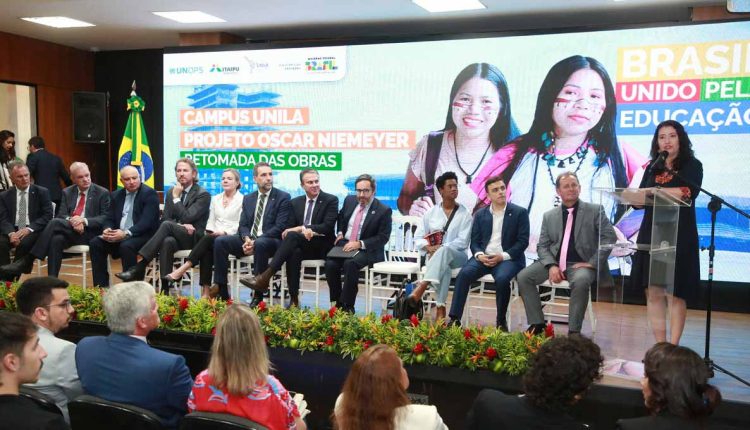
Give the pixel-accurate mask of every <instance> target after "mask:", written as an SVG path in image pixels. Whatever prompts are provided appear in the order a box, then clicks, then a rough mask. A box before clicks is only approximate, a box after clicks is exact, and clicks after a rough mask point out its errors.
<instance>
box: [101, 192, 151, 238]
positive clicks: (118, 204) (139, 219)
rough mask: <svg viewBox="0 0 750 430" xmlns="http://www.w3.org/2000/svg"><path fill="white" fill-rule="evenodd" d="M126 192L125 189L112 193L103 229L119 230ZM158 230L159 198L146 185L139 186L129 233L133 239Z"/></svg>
mask: <svg viewBox="0 0 750 430" xmlns="http://www.w3.org/2000/svg"><path fill="white" fill-rule="evenodd" d="M127 194H128V192H127V191H126V190H125V188H120V189H119V190H117V191H115V192H113V193H112V204H111V205H110V206H109V214H108V215H107V219H106V221H105V223H104V228H113V229H119V228H120V222H121V221H122V210H123V208H124V207H125V198H126V197H127ZM158 228H159V196H157V195H156V191H154V189H153V188H151V187H149V186H148V185H146V184H141V186H140V188H138V192H137V193H136V195H135V199H134V200H133V226H132V227H130V233H131V234H132V235H133V237H138V236H151V235H153V234H154V233H155V232H156V229H158Z"/></svg>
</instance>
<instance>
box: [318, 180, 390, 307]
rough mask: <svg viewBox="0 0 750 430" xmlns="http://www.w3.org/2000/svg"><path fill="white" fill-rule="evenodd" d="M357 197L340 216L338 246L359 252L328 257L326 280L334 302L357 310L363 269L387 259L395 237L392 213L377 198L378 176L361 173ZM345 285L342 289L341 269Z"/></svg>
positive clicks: (356, 185)
mask: <svg viewBox="0 0 750 430" xmlns="http://www.w3.org/2000/svg"><path fill="white" fill-rule="evenodd" d="M354 188H355V190H356V193H357V194H356V196H347V197H346V199H344V206H343V207H342V208H341V211H340V212H339V215H338V220H337V226H336V230H337V231H338V234H337V235H336V241H335V246H338V247H341V248H342V250H343V251H345V252H350V251H358V252H357V253H356V254H355V255H354V256H353V257H351V258H328V259H326V266H325V272H326V281H327V282H328V288H329V289H330V291H331V301H332V302H333V301H335V302H336V305H337V306H338V307H340V308H341V309H343V310H345V311H347V312H351V313H354V302H355V301H356V300H357V291H358V290H359V285H358V284H359V271H360V270H361V269H362V268H363V267H365V266H369V265H372V264H374V263H378V262H380V261H383V260H385V252H384V248H385V244H386V243H387V242H388V239H390V237H391V224H392V222H393V221H392V219H391V213H392V210H391V208H389V207H388V206H386V205H384V204H383V203H381V202H380V200H378V199H376V198H375V178H373V177H372V176H370V175H367V174H364V175H359V176H358V177H357V179H356V181H355V182H354ZM342 271H343V273H344V287H343V290H342V288H341V272H342Z"/></svg>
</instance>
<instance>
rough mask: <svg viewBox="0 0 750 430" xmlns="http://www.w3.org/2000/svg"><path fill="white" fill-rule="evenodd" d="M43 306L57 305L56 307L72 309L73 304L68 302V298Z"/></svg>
mask: <svg viewBox="0 0 750 430" xmlns="http://www.w3.org/2000/svg"><path fill="white" fill-rule="evenodd" d="M45 307H47V308H51V307H58V308H63V309H68V308H70V309H72V308H73V304H72V303H70V300H65V301H63V302H62V303H55V304H52V303H50V304H48V305H47V306H45Z"/></svg>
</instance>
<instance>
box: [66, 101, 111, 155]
mask: <svg viewBox="0 0 750 430" xmlns="http://www.w3.org/2000/svg"><path fill="white" fill-rule="evenodd" d="M73 140H75V141H76V142H78V143H107V95H106V94H105V93H91V92H74V93H73Z"/></svg>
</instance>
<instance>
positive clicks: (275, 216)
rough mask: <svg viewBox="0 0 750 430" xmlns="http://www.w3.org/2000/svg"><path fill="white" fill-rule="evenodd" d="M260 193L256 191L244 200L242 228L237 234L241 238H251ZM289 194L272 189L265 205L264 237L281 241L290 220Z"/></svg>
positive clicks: (241, 214) (241, 218) (241, 215)
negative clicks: (282, 233)
mask: <svg viewBox="0 0 750 430" xmlns="http://www.w3.org/2000/svg"><path fill="white" fill-rule="evenodd" d="M258 196H259V193H258V191H257V190H256V191H254V192H253V193H250V194H248V195H246V196H245V197H243V198H242V213H240V228H239V230H238V231H237V234H239V235H240V237H249V236H250V233H251V232H252V229H253V222H254V221H255V206H256V205H257V204H258ZM290 199H291V196H289V193H287V192H284V191H281V190H279V189H277V188H271V192H270V193H269V194H268V198H267V199H266V203H265V206H266V207H265V212H264V213H263V224H262V225H261V227H262V228H263V234H262V235H261V236H262V237H270V238H273V239H281V232H283V231H284V229H285V228H286V225H287V220H288V219H289V201H290Z"/></svg>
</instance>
